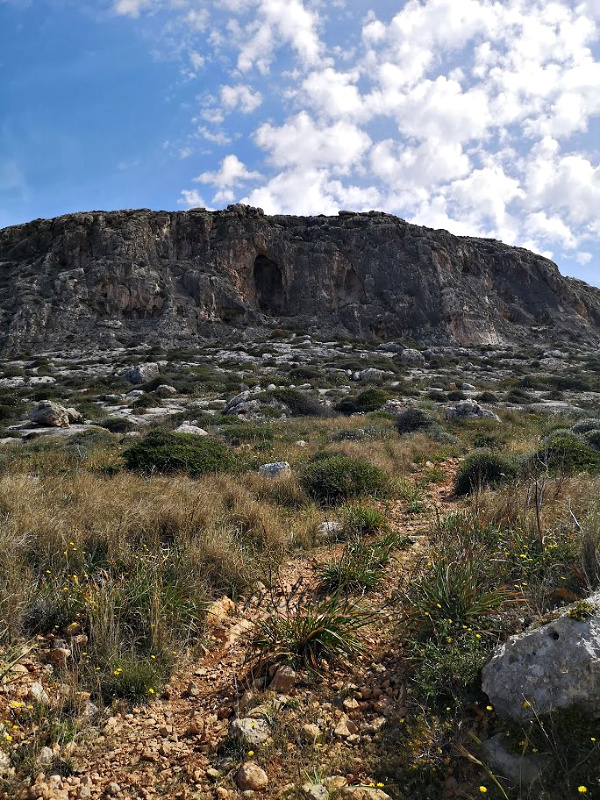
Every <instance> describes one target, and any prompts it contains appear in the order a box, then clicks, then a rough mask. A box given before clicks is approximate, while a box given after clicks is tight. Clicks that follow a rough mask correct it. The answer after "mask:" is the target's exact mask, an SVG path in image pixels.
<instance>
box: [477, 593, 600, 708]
mask: <svg viewBox="0 0 600 800" xmlns="http://www.w3.org/2000/svg"><path fill="white" fill-rule="evenodd" d="M482 688H483V691H484V692H485V693H486V694H487V695H488V697H489V698H490V701H491V702H492V703H493V705H494V708H495V709H496V713H498V714H500V715H501V716H507V717H511V718H513V719H531V718H532V717H533V716H534V714H547V713H548V712H550V711H552V710H553V709H555V708H568V707H570V706H575V705H581V706H582V707H585V709H586V710H587V711H588V712H590V713H600V592H598V593H596V594H593V595H592V596H591V597H590V598H589V599H588V600H586V601H579V602H578V603H575V604H574V605H572V606H569V607H568V608H567V609H565V610H564V611H562V613H561V615H560V616H559V617H558V618H557V619H554V620H552V621H551V622H548V623H547V624H546V625H542V626H541V627H539V628H535V629H533V630H529V631H526V632H525V633H522V634H519V635H517V636H512V637H511V638H510V639H509V640H508V641H507V642H505V643H504V644H503V645H501V646H500V647H499V648H498V650H497V651H496V652H495V653H494V655H493V657H492V659H491V660H490V661H489V662H488V663H487V664H486V665H485V667H484V668H483V671H482Z"/></svg>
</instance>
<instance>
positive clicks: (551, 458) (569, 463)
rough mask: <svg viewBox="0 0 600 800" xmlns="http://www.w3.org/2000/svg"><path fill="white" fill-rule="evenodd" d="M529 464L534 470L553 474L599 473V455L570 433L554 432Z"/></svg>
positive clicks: (576, 435)
mask: <svg viewBox="0 0 600 800" xmlns="http://www.w3.org/2000/svg"><path fill="white" fill-rule="evenodd" d="M531 462H532V464H533V466H534V468H535V469H540V468H541V469H544V470H548V472H550V473H553V474H557V473H558V474H563V475H574V474H577V473H578V472H591V473H596V472H598V471H600V453H599V452H598V451H597V450H595V449H594V448H593V447H590V445H589V444H587V443H586V442H585V441H583V440H581V439H580V438H579V437H578V434H575V433H572V432H571V431H565V432H563V431H554V433H553V434H552V435H551V436H550V437H548V438H547V439H546V441H545V443H544V446H543V447H541V448H540V449H539V450H537V451H536V452H535V453H534V454H533V456H532V457H531Z"/></svg>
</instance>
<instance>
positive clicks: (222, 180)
mask: <svg viewBox="0 0 600 800" xmlns="http://www.w3.org/2000/svg"><path fill="white" fill-rule="evenodd" d="M260 177H261V175H260V173H259V172H253V171H252V170H249V169H247V168H246V166H245V164H243V163H242V162H241V161H240V160H239V158H238V157H237V156H236V155H228V156H225V158H224V159H223V160H222V161H221V164H220V166H219V169H218V170H216V171H215V172H203V173H202V174H200V175H198V177H197V178H194V181H195V182H196V183H206V184H208V185H210V186H214V187H215V188H216V189H217V192H216V193H215V196H214V198H213V202H214V203H231V202H232V201H233V200H234V198H235V191H234V190H235V189H236V188H237V187H238V186H240V185H241V184H243V183H245V182H247V181H250V180H254V179H256V178H260Z"/></svg>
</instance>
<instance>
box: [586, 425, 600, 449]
mask: <svg viewBox="0 0 600 800" xmlns="http://www.w3.org/2000/svg"><path fill="white" fill-rule="evenodd" d="M583 440H584V442H585V443H586V444H587V445H589V446H590V447H593V448H594V450H598V451H599V452H600V430H595V431H588V432H587V433H584V434H583Z"/></svg>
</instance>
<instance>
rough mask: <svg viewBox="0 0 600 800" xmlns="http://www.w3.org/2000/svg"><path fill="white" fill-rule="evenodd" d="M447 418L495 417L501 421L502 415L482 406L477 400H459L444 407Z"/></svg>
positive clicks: (494, 418)
mask: <svg viewBox="0 0 600 800" xmlns="http://www.w3.org/2000/svg"><path fill="white" fill-rule="evenodd" d="M444 414H445V416H446V419H483V418H486V419H493V420H496V422H500V417H498V415H497V414H494V412H493V411H490V410H489V409H487V408H483V406H480V405H479V403H478V402H477V401H476V400H459V401H458V402H456V403H452V404H451V405H449V406H446V408H445V409H444Z"/></svg>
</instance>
